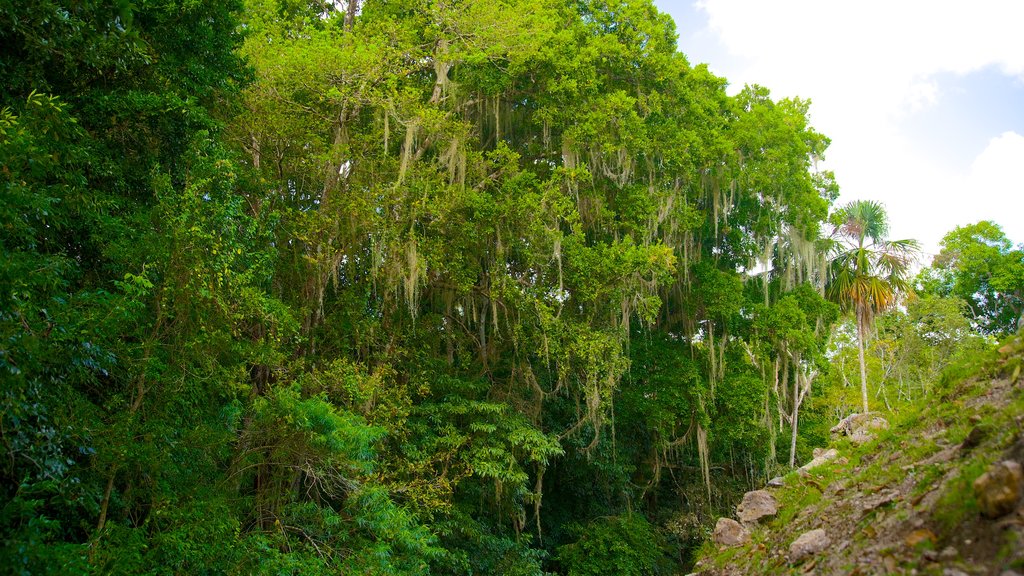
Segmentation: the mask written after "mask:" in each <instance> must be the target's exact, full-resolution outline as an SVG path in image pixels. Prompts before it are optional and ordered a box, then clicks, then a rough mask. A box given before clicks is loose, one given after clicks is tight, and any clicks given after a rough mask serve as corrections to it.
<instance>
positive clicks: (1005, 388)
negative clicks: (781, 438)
mask: <svg viewBox="0 0 1024 576" xmlns="http://www.w3.org/2000/svg"><path fill="white" fill-rule="evenodd" d="M1022 352H1024V340H1021V338H1018V339H1017V341H1016V345H1014V346H1010V347H1006V346H1004V347H1003V348H1002V349H1000V353H1001V356H1000V357H998V358H995V359H994V360H993V361H992V362H991V363H990V364H989V365H988V366H987V367H986V368H985V369H983V370H982V374H983V375H981V376H976V377H973V378H968V379H965V380H962V381H961V382H959V383H954V384H951V385H948V386H947V387H946V392H945V393H944V394H943V393H941V392H940V393H939V394H940V395H941V397H940V398H939V401H935V402H933V403H931V404H930V405H928V406H926V407H924V408H923V409H922V411H921V412H920V413H919V414H916V415H914V416H913V417H910V418H904V421H901V422H900V423H898V424H897V425H894V426H893V428H892V429H891V430H889V431H887V432H884V433H881V434H880V435H879V436H880V437H879V438H877V439H876V440H874V441H871V442H868V443H866V444H864V445H861V446H857V445H854V444H853V443H851V442H849V441H848V440H845V439H837V440H836V442H835V443H834V447H835V448H837V449H838V451H839V458H837V459H836V460H834V461H832V462H830V463H828V464H826V465H823V466H820V467H817V468H814V469H812V470H810V471H799V470H798V471H794V472H792V473H790V474H789V475H787V476H786V477H785V478H784V485H783V486H782V487H778V488H768V490H772V491H773V493H774V494H775V496H776V498H777V499H778V500H779V502H780V503H781V507H780V512H779V515H778V516H777V517H776V518H774V519H772V520H770V521H767V522H765V521H762V522H763V523H762V524H761V525H757V526H754V527H752V539H751V542H750V543H749V544H746V545H743V546H739V547H734V548H725V547H723V548H718V547H716V546H715V545H714V544H712V543H710V542H709V543H707V544H706V545H705V547H704V548H703V550H702V554H701V559H700V561H699V562H698V563H697V566H696V568H695V570H696V573H697V574H704V575H708V576H714V575H733V574H861V575H867V574H937V575H944V576H958V575H961V574H967V575H982V574H986V575H988V574H993V575H1001V576H1010V575H1013V574H1018V573H1022V574H1024V499H1021V500H1019V501H1018V504H1017V508H1016V510H1015V511H1013V512H1011V513H1009V514H1006V515H1004V516H1001V517H998V518H995V519H990V518H987V517H985V516H984V515H983V514H982V513H981V511H980V510H979V504H978V502H977V500H976V498H975V493H974V487H973V484H974V481H975V479H976V478H978V477H979V476H980V475H981V474H982V473H984V472H985V471H986V470H987V469H988V468H989V467H990V466H991V465H992V464H993V463H994V462H1000V461H1004V460H1015V461H1017V462H1020V463H1024V386H1022V384H1021V382H1020V380H1021V379H1020V369H1019V366H1020V364H1021V358H1022V357H1024V353H1022ZM816 528H822V529H824V530H825V532H826V533H827V535H828V537H829V539H830V540H831V545H830V546H829V547H828V548H827V549H826V550H825V551H824V552H822V553H819V554H817V555H814V556H812V557H811V558H807V559H804V560H802V561H800V562H797V563H792V562H790V560H789V559H788V558H787V555H788V551H789V546H790V544H791V543H792V542H793V541H794V540H795V539H796V538H797V537H798V536H800V535H801V534H804V533H805V532H807V531H810V530H812V529H816Z"/></svg>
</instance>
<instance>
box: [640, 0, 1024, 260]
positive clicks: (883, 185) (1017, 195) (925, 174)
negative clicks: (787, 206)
mask: <svg viewBox="0 0 1024 576" xmlns="http://www.w3.org/2000/svg"><path fill="white" fill-rule="evenodd" d="M654 4H655V5H656V6H657V7H658V8H659V9H660V10H661V11H662V12H666V13H668V14H670V15H671V16H672V17H673V19H674V20H675V21H676V28H677V30H678V32H679V48H680V50H681V51H682V52H683V53H684V54H686V55H687V58H688V59H689V61H690V63H691V64H694V65H696V64H699V63H706V64H707V65H708V67H709V68H710V70H711V71H712V72H714V73H715V74H717V75H719V76H723V77H724V78H726V79H727V80H728V81H729V83H730V87H729V92H730V93H736V92H738V91H739V90H740V89H741V88H742V87H743V86H744V85H745V84H760V85H762V86H764V87H766V88H768V89H770V90H771V93H772V96H773V97H775V98H783V97H794V96H796V97H800V98H805V99H810V100H811V102H812V104H811V110H810V114H811V123H812V125H813V126H814V127H815V128H816V129H817V130H818V131H820V132H822V133H824V134H825V135H826V136H828V137H829V138H831V139H832V145H831V147H830V148H829V150H828V152H827V153H826V158H825V162H823V163H820V164H819V168H820V169H827V170H833V171H834V172H835V174H836V180H837V182H838V183H839V186H840V189H841V194H842V195H841V196H840V198H839V203H840V204H841V203H845V202H848V201H850V200H858V199H870V200H877V201H880V202H882V203H883V204H884V205H885V207H886V209H887V211H888V213H889V221H890V238H893V239H901V238H914V239H917V240H919V241H920V242H921V244H922V247H923V249H924V256H923V258H922V262H921V263H922V264H924V265H927V264H930V261H931V255H934V254H935V253H936V252H937V251H938V249H939V248H938V247H939V241H940V240H941V239H942V236H943V235H945V234H946V232H948V231H950V230H952V229H953V228H955V227H956V226H962V225H966V224H971V223H974V222H977V221H979V220H993V221H995V222H996V223H998V224H999V225H1001V226H1002V227H1003V230H1004V231H1005V232H1006V234H1007V236H1008V237H1009V238H1010V239H1011V240H1013V241H1014V243H1016V244H1020V243H1024V28H1022V26H1024V0H972V1H969V2H968V1H967V0H958V1H949V0H858V1H856V2H851V1H848V0H843V1H841V0H776V1H773V2H766V1H764V0H696V1H694V0H654Z"/></svg>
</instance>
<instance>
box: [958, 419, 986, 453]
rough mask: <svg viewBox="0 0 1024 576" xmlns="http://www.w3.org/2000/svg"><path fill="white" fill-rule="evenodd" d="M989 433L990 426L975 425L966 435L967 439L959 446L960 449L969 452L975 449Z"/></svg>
mask: <svg viewBox="0 0 1024 576" xmlns="http://www.w3.org/2000/svg"><path fill="white" fill-rule="evenodd" d="M991 432H992V427H991V426H982V425H980V424H978V425H976V426H975V427H974V428H971V431H970V432H968V433H967V438H964V441H963V443H962V444H960V449H961V450H970V449H971V448H976V447H977V446H978V445H980V444H981V442H982V441H983V440H985V438H986V437H988V435H989V433H991Z"/></svg>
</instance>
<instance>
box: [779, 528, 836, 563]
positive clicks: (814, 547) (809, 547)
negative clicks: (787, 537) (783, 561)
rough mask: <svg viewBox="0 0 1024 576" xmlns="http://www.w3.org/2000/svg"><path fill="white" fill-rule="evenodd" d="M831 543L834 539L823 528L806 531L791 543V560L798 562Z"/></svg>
mask: <svg viewBox="0 0 1024 576" xmlns="http://www.w3.org/2000/svg"><path fill="white" fill-rule="evenodd" d="M830 544H832V540H831V539H829V537H828V534H826V533H825V531H824V530H822V529H821V528H818V529H816V530H811V531H810V532H804V533H803V534H801V535H800V537H799V538H797V539H796V540H794V541H793V543H792V544H790V545H789V561H790V562H792V563H794V564H796V563H797V562H800V561H801V560H803V559H804V558H807V557H808V556H813V555H815V554H817V553H818V552H821V551H822V550H824V549H825V548H828V547H829V545H830Z"/></svg>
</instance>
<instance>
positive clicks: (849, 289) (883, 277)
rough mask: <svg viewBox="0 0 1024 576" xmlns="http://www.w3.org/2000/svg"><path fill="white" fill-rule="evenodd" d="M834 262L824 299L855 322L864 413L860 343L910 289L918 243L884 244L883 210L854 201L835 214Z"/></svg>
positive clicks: (885, 224)
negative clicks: (836, 304)
mask: <svg viewBox="0 0 1024 576" xmlns="http://www.w3.org/2000/svg"><path fill="white" fill-rule="evenodd" d="M833 223H834V225H835V228H834V230H833V232H832V236H831V240H832V246H833V257H832V261H831V264H832V267H831V278H830V282H829V284H828V287H827V294H828V296H829V297H830V298H831V299H833V300H835V301H836V302H838V303H839V305H840V306H841V307H842V308H843V310H844V311H847V312H852V313H853V315H854V318H855V319H856V322H857V348H858V358H859V360H860V392H861V404H862V408H863V410H864V412H868V411H869V409H868V378H867V368H866V367H865V363H864V341H865V340H866V339H867V336H868V330H869V329H870V328H871V323H872V321H873V320H874V317H875V315H876V314H878V313H880V312H883V311H885V310H888V309H889V308H892V307H893V306H894V305H895V304H896V303H897V302H898V301H899V298H900V296H901V295H903V294H905V293H907V292H908V291H909V290H910V267H911V265H912V264H913V262H914V259H915V257H916V255H917V253H918V252H919V247H918V243H917V241H916V240H887V239H886V236H887V235H888V233H889V220H888V216H887V215H886V213H885V207H884V206H882V205H881V204H880V203H878V202H874V201H872V200H854V201H853V202H850V203H849V204H846V205H845V206H843V207H841V208H840V209H839V210H838V211H837V212H836V213H835V215H834V220H833Z"/></svg>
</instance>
